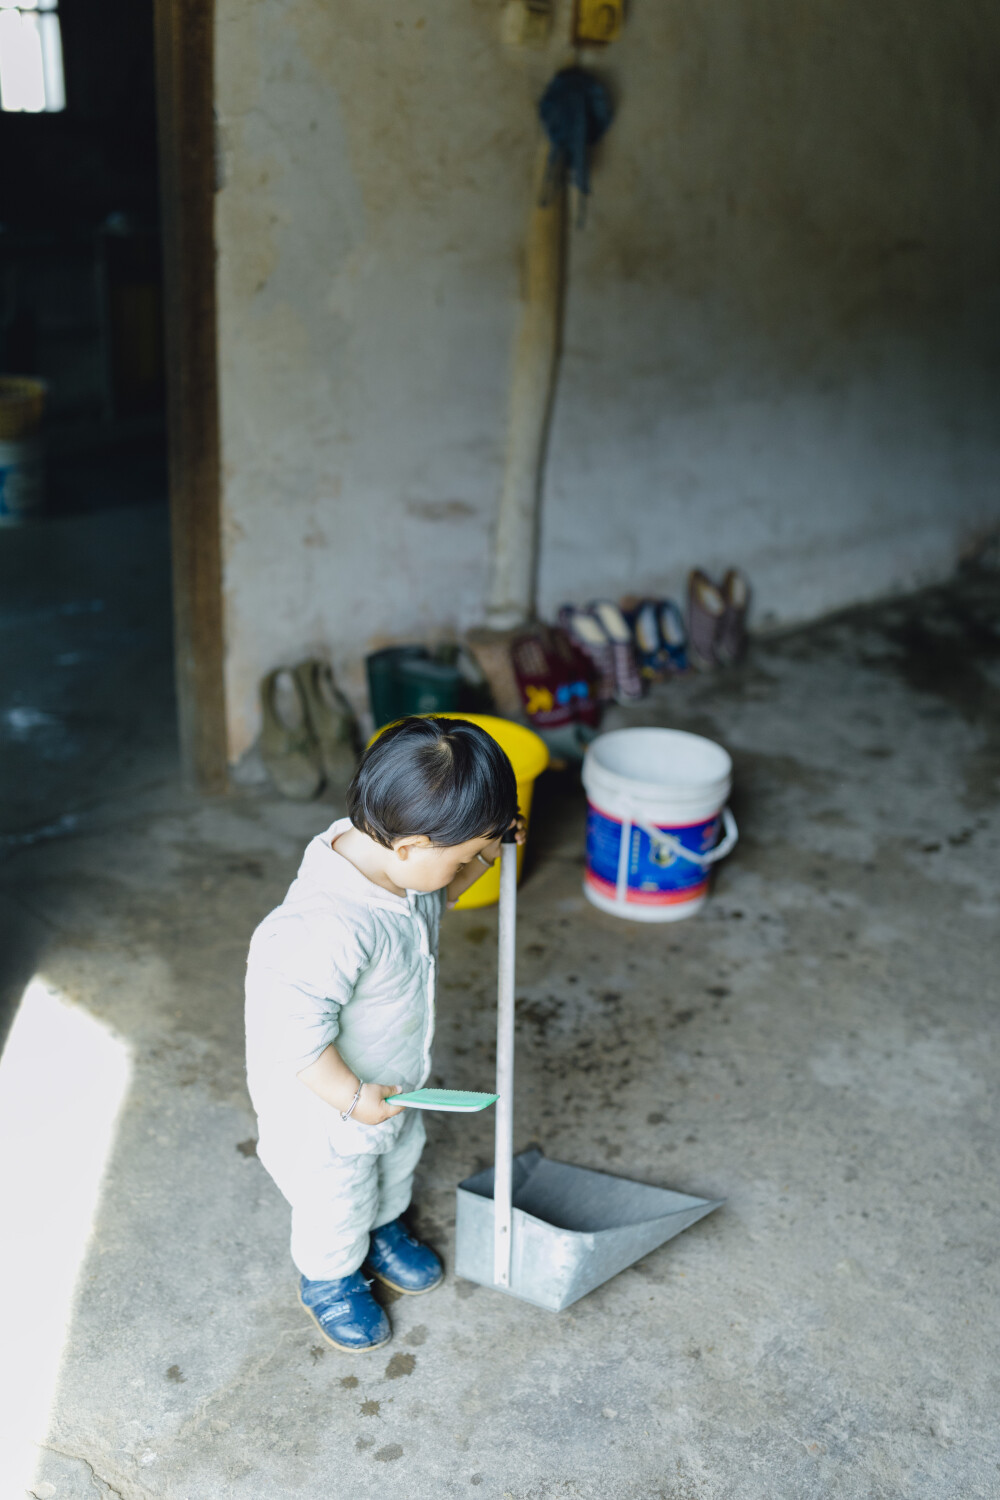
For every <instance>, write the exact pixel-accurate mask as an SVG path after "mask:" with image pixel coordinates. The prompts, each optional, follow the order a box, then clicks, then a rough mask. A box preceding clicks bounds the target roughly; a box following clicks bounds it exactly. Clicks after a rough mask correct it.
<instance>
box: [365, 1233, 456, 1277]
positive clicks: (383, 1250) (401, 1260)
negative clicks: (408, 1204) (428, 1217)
mask: <svg viewBox="0 0 1000 1500" xmlns="http://www.w3.org/2000/svg"><path fill="white" fill-rule="evenodd" d="M365 1265H366V1266H367V1268H368V1270H369V1271H371V1273H372V1275H373V1276H377V1277H378V1279H379V1281H384V1282H385V1284H386V1286H391V1287H392V1289H393V1291H394V1292H407V1293H409V1295H410V1296H419V1294H420V1293H421V1292H432V1291H433V1290H434V1288H435V1287H436V1286H440V1285H441V1283H442V1281H443V1280H444V1268H443V1267H442V1265H441V1262H440V1261H439V1260H438V1258H437V1256H436V1255H435V1254H434V1251H433V1250H432V1249H431V1248H430V1246H429V1245H422V1244H421V1243H420V1241H419V1240H415V1239H414V1238H413V1235H412V1234H411V1233H410V1231H409V1230H408V1229H407V1227H406V1225H405V1224H404V1223H403V1221H402V1219H393V1221H392V1223H391V1224H383V1225H382V1227H381V1228H380V1229H373V1230H372V1238H371V1248H370V1249H369V1251H368V1259H367V1260H366V1261H365Z"/></svg>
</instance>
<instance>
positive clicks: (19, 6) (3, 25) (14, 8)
mask: <svg viewBox="0 0 1000 1500" xmlns="http://www.w3.org/2000/svg"><path fill="white" fill-rule="evenodd" d="M65 108H66V86H65V83H64V81H63V59H62V36H61V33H60V30H59V0H0V109H2V110H8V111H12V112H14V113H18V112H26V113H28V114H40V113H41V112H42V111H45V110H48V111H49V112H55V111H56V110H60V109H65Z"/></svg>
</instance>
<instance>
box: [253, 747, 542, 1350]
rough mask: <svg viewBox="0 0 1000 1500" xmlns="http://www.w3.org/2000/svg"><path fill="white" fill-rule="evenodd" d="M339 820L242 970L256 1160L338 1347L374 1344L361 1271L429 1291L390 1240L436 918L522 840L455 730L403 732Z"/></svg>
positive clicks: (507, 792)
mask: <svg viewBox="0 0 1000 1500" xmlns="http://www.w3.org/2000/svg"><path fill="white" fill-rule="evenodd" d="M347 810H348V813H349V816H348V817H346V818H341V819H339V820H338V821H337V822H335V823H333V824H332V825H331V827H329V828H328V829H327V831H326V832H325V833H323V834H320V835H319V836H318V837H317V838H314V839H313V840H312V842H311V843H310V844H309V846H308V848H307V849H306V852H305V855H304V857H303V860H302V864H301V866H300V868H299V872H298V875H297V876H296V878H295V880H294V881H293V882H292V884H291V887H290V888H289V891H288V894H287V895H286V897H285V899H284V901H283V902H282V903H281V905H280V906H279V907H277V909H276V910H275V911H273V912H271V914H270V916H268V917H265V919H264V921H263V922H262V923H261V924H260V926H259V927H258V928H257V931H256V932H255V933H254V935H253V939H252V941H251V944H250V955H249V958H248V961H247V985H246V1027H247V1080H248V1083H249V1087H250V1097H251V1099H252V1100H253V1105H254V1108H255V1110H256V1111H257V1118H258V1126H259V1132H258V1133H259V1141H258V1145H257V1154H258V1156H259V1157H260V1160H261V1161H262V1162H263V1164H264V1166H265V1167H266V1168H267V1170H268V1172H269V1173H270V1174H271V1176H272V1177H273V1178H274V1180H275V1182H276V1183H277V1185H278V1187H279V1188H280V1189H281V1191H282V1193H283V1194H284V1196H285V1197H286V1198H287V1199H288V1201H289V1203H290V1204H291V1206H292V1244H291V1250H292V1259H293V1260H294V1262H295V1264H296V1266H297V1268H298V1270H299V1271H300V1273H301V1283H300V1293H299V1295H300V1299H301V1301H302V1305H303V1307H304V1308H305V1309H306V1311H307V1312H308V1313H309V1314H310V1316H311V1317H312V1318H313V1320H314V1321H315V1323H316V1325H317V1327H318V1328H319V1331H320V1332H321V1333H322V1335H323V1337H324V1338H325V1339H327V1340H328V1341H329V1342H330V1343H331V1344H333V1345H334V1346H335V1347H336V1348H338V1349H345V1350H349V1351H351V1352H359V1351H362V1350H366V1349H376V1348H378V1347H379V1346H380V1345H382V1344H385V1343H387V1342H388V1341H389V1339H390V1338H391V1337H392V1332H391V1329H390V1326H389V1320H388V1318H387V1317H386V1314H385V1312H384V1310H383V1309H382V1307H380V1305H379V1304H378V1303H377V1302H376V1301H375V1299H374V1298H373V1297H372V1295H371V1292H370V1290H369V1287H370V1285H371V1282H370V1280H369V1279H367V1278H366V1276H365V1274H364V1272H365V1271H367V1272H369V1273H370V1275H371V1276H374V1277H377V1278H378V1279H379V1280H380V1281H383V1282H385V1284H386V1285H387V1286H390V1287H392V1288H393V1290H394V1291H397V1292H408V1293H421V1292H429V1291H432V1290H433V1288H434V1287H436V1286H438V1285H439V1283H440V1282H441V1280H442V1278H443V1275H444V1272H443V1270H442V1267H441V1262H440V1261H439V1260H438V1258H437V1256H436V1255H435V1254H434V1252H433V1250H431V1249H430V1248H429V1246H427V1245H423V1244H420V1243H419V1242H418V1241H417V1240H415V1239H414V1238H413V1237H412V1236H411V1235H410V1234H409V1232H408V1231H407V1229H406V1227H405V1225H404V1223H403V1220H402V1217H401V1215H402V1214H403V1212H404V1211H405V1209H406V1208H407V1207H408V1206H409V1203H410V1194H411V1190H412V1184H413V1172H414V1169H415V1167H416V1165H417V1162H418V1161H419V1159H420V1153H421V1151H422V1150H423V1145H424V1138H425V1137H424V1125H423V1120H422V1119H421V1114H420V1111H419V1110H414V1109H402V1108H399V1107H398V1106H397V1107H395V1108H394V1107H393V1104H392V1096H393V1094H398V1093H402V1092H406V1091H408V1090H409V1089H413V1088H420V1087H422V1085H423V1084H424V1083H426V1081H427V1078H428V1076H429V1074H430V1068H431V1042H432V1039H433V1036H434V980H435V969H436V964H437V943H438V927H439V924H440V920H441V913H442V911H443V909H444V907H445V905H446V904H447V905H449V906H450V905H453V904H454V902H455V901H457V899H458V897H459V896H460V895H461V894H462V893H463V891H465V890H467V889H468V887H469V886H470V885H471V884H472V883H473V881H474V880H476V879H477V878H478V877H479V876H480V875H482V874H483V873H484V871H485V870H486V869H488V868H489V867H490V865H491V864H492V863H493V861H494V860H495V859H496V858H497V856H498V854H499V848H500V839H501V837H502V835H503V834H504V833H505V832H506V831H507V830H508V829H509V828H511V827H516V828H517V837H518V841H519V842H520V841H522V840H523V838H524V829H523V824H522V822H521V820H520V819H519V818H518V816H517V789H516V785H515V781H514V772H513V770H512V768H511V765H510V761H509V760H508V759H507V757H506V755H505V754H504V752H503V750H501V748H500V746H499V745H498V744H497V742H496V741H495V740H494V739H492V738H491V737H490V736H489V735H488V734H486V732H485V731H484V730H482V729H480V728H479V727H478V726H477V725H475V724H470V723H467V722H466V721H465V720H462V719H435V718H421V719H404V720H402V721H401V722H400V723H398V724H394V725H393V726H392V727H391V728H389V729H387V730H386V731H385V733H384V734H383V735H382V736H381V737H380V738H379V739H377V740H376V741H375V743H374V744H373V745H372V746H371V747H370V748H369V749H368V751H367V752H366V753H365V755H364V757H363V758H362V761H361V764H360V765H359V767H358V771H357V774H356V775H355V777H354V780H353V781H352V783H351V786H350V789H349V791H348V795H347Z"/></svg>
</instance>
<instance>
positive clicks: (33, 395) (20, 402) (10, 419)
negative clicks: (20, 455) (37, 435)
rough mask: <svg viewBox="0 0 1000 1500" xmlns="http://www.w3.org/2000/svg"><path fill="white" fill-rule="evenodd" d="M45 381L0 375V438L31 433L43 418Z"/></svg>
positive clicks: (7, 439) (14, 440) (18, 436)
mask: <svg viewBox="0 0 1000 1500" xmlns="http://www.w3.org/2000/svg"><path fill="white" fill-rule="evenodd" d="M44 407H45V385H44V383H43V382H42V381H41V380H32V379H31V378H30V377H29V376H27V375H0V442H8V443H9V442H16V441H17V440H18V438H26V437H31V435H32V433H34V432H36V431H37V429H38V426H39V424H40V422H41V420H42V411H43V410H44Z"/></svg>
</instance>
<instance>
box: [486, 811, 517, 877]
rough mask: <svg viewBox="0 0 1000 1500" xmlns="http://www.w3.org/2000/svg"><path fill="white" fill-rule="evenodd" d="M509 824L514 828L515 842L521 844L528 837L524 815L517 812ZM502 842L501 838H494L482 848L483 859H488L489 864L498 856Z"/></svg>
mask: <svg viewBox="0 0 1000 1500" xmlns="http://www.w3.org/2000/svg"><path fill="white" fill-rule="evenodd" d="M510 826H511V828H513V830H514V841H515V843H518V844H523V843H524V841H525V839H526V838H527V837H528V823H527V820H526V819H525V817H524V816H523V815H522V814H521V813H518V815H517V817H516V818H515V819H514V821H513V823H512V824H511V825H510ZM502 843H503V840H502V839H494V840H493V842H492V844H487V845H486V848H485V849H484V850H483V859H485V860H488V862H489V863H490V864H493V863H494V862H495V861H496V860H497V859H498V858H499V857H500V847H501V844H502Z"/></svg>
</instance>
